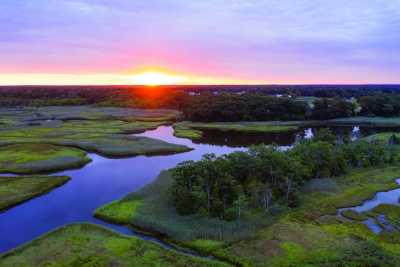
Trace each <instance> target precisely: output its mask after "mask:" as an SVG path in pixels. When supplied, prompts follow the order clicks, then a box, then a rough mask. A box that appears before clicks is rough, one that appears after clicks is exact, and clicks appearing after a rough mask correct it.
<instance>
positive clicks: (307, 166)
mask: <svg viewBox="0 0 400 267" xmlns="http://www.w3.org/2000/svg"><path fill="white" fill-rule="evenodd" d="M398 143H399V139H398V138H397V137H395V136H392V137H391V138H390V141H389V143H388V144H385V143H383V142H378V141H371V142H368V141H363V140H360V141H356V142H346V141H344V140H336V137H335V136H334V135H332V133H331V132H329V130H326V129H322V130H321V131H320V132H319V133H317V134H316V136H315V138H314V139H313V140H303V141H301V142H300V143H299V144H297V145H296V146H295V147H294V148H293V149H291V150H289V151H281V150H279V149H278V148H277V147H273V146H265V145H260V146H255V147H252V148H250V149H249V150H248V151H247V152H234V153H232V154H228V155H224V156H221V157H216V156H215V155H213V154H208V155H205V156H203V159H202V160H200V161H198V162H194V161H186V162H183V163H181V164H179V165H178V166H177V167H176V168H175V169H173V170H172V171H171V172H172V175H173V177H174V183H173V185H172V186H171V188H170V192H171V198H172V200H173V202H174V203H175V207H176V209H177V211H178V212H179V213H180V214H182V215H189V214H202V215H205V216H210V217H218V218H221V219H225V220H235V219H239V218H241V217H242V216H243V215H247V214H249V213H253V212H255V211H264V212H268V211H270V209H271V207H279V206H282V205H284V206H296V205H297V202H298V193H299V190H300V188H301V186H302V185H303V184H304V183H305V182H306V181H308V180H311V179H318V178H329V177H335V176H338V175H341V174H344V173H346V172H347V171H348V170H349V169H351V168H353V167H370V166H376V165H378V164H382V163H389V162H393V161H395V160H397V158H396V157H397V156H396V155H397V152H396V151H395V144H398Z"/></svg>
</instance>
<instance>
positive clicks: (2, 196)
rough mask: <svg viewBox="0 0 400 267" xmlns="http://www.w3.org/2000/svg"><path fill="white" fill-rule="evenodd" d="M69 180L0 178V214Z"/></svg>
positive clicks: (54, 178)
mask: <svg viewBox="0 0 400 267" xmlns="http://www.w3.org/2000/svg"><path fill="white" fill-rule="evenodd" d="M69 179H70V178H69V177H67V176H22V177H0V212H1V211H4V210H6V209H9V208H11V207H13V206H16V205H18V204H20V203H22V202H24V201H27V200H30V199H32V198H35V197H37V196H40V195H43V194H45V193H47V192H49V191H51V190H52V189H54V188H56V187H59V186H61V185H63V184H65V183H66V182H68V181H69Z"/></svg>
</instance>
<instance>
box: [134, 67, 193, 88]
mask: <svg viewBox="0 0 400 267" xmlns="http://www.w3.org/2000/svg"><path fill="white" fill-rule="evenodd" d="M130 80H131V81H132V82H133V83H134V84H138V85H147V86H157V85H171V84H182V83H185V82H186V81H187V80H188V78H187V77H184V76H180V75H174V74H168V73H164V72H158V71H146V72H143V73H138V74H135V75H133V76H131V77H130Z"/></svg>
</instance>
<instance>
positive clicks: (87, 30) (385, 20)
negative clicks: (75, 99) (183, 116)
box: [0, 0, 400, 85]
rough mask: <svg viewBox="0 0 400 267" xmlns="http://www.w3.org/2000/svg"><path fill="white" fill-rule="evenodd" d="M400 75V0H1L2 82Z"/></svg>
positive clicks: (340, 79) (299, 80)
mask: <svg viewBox="0 0 400 267" xmlns="http://www.w3.org/2000/svg"><path fill="white" fill-rule="evenodd" d="M152 81H153V83H154V84H156V83H157V82H159V83H178V84H180V83H182V84H220V83H221V84H223V83H228V84H232V83H237V84H259V83H262V84H313V83H317V84H344V83H355V84H360V83H363V84H364V83H375V84H376V83H379V84H380V83H400V0H335V1H332V0H279V1H278V0H243V1H239V0H231V1H228V0H205V1H190V0H112V1H110V0H1V2H0V84H3V85H5V84H6V85H10V84H135V83H151V82H152Z"/></svg>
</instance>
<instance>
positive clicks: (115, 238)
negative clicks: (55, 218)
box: [0, 224, 228, 267]
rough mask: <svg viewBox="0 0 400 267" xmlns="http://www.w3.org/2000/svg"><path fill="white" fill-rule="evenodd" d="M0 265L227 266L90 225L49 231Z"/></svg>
mask: <svg viewBox="0 0 400 267" xmlns="http://www.w3.org/2000/svg"><path fill="white" fill-rule="evenodd" d="M0 266H4V267H7V266H10V267H11V266H27V267H28V266H32V267H33V266H35V267H36V266H52V267H55V266H59V267H61V266H93V267H94V266H129V267H135V266H138V267H139V266H140V267H141V266H193V267H194V266H199V267H200V266H215V267H216V266H228V265H226V264H223V263H220V262H216V261H211V260H207V259H200V258H196V257H192V256H185V255H182V254H179V253H176V252H173V251H169V250H166V249H163V248H161V247H160V246H158V245H156V244H153V243H151V242H146V241H142V240H140V239H138V238H135V237H128V236H125V235H121V234H118V233H116V232H113V231H111V230H108V229H106V228H103V227H100V226H96V225H92V224H73V225H67V226H64V227H61V228H59V229H57V230H55V231H52V232H50V233H48V234H46V235H44V236H42V237H40V238H38V239H36V240H34V241H32V242H30V243H28V244H26V245H23V246H21V247H19V248H17V249H15V250H13V251H10V252H8V253H6V254H3V255H2V256H0Z"/></svg>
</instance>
